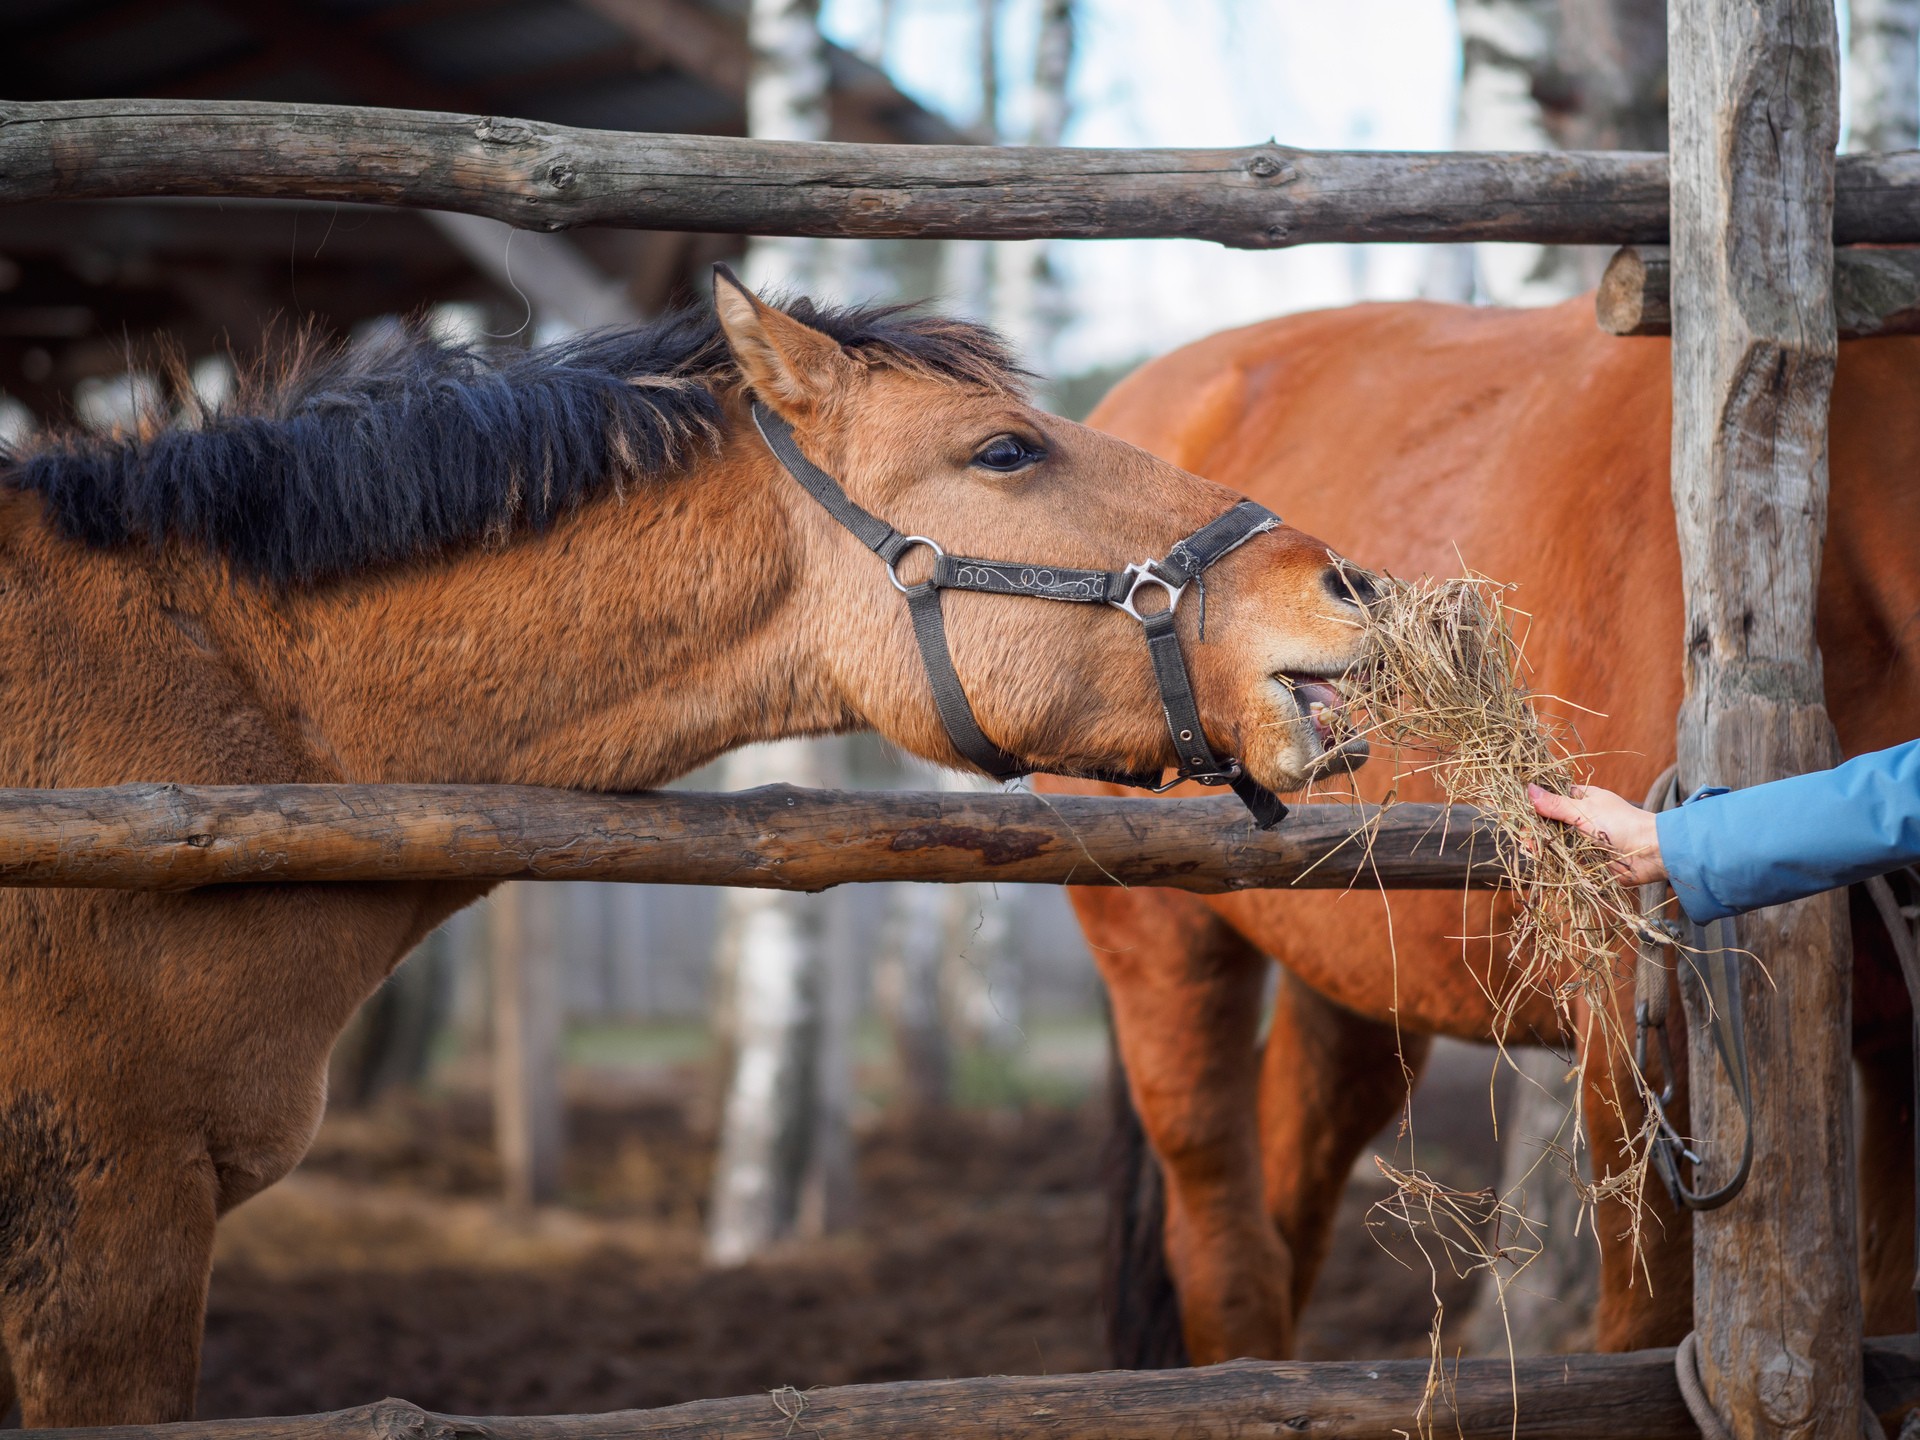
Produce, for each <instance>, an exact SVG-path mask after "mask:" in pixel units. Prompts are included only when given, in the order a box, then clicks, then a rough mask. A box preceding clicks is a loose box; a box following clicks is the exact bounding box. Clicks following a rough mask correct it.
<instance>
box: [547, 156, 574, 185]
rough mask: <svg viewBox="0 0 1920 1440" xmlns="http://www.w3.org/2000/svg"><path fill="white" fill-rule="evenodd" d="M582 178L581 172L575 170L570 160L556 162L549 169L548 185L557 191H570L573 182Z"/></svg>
mask: <svg viewBox="0 0 1920 1440" xmlns="http://www.w3.org/2000/svg"><path fill="white" fill-rule="evenodd" d="M579 178H580V173H579V171H577V170H575V169H574V168H573V162H572V161H570V160H556V161H554V162H553V164H551V165H549V166H548V167H547V183H548V184H549V185H551V186H552V187H553V188H554V189H556V190H568V189H571V188H572V187H573V182H574V181H575V180H577V179H579Z"/></svg>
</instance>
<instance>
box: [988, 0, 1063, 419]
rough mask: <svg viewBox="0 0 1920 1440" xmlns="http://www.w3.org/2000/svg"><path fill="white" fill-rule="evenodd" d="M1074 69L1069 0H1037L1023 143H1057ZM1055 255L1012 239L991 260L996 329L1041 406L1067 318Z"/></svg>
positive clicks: (1038, 244) (1047, 398)
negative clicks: (1027, 374)
mask: <svg viewBox="0 0 1920 1440" xmlns="http://www.w3.org/2000/svg"><path fill="white" fill-rule="evenodd" d="M984 3H992V0H984ZM985 58H986V57H983V63H984V60H985ZM1072 70H1073V0H1040V14H1039V32H1038V34H1037V36H1036V37H1035V47H1034V66H1033V85H1032V90H1031V114H1030V117H1029V120H1028V124H1027V133H1026V135H1025V137H1024V138H1025V143H1026V144H1029V145H1048V146H1052V145H1058V144H1060V142H1061V138H1062V136H1063V135H1064V134H1065V133H1066V128H1067V118H1068V115H1069V97H1068V92H1067V86H1068V82H1069V81H1070V79H1071V77H1072ZM1053 254H1054V247H1053V242H1051V241H1047V240H1016V241H1008V242H1004V243H1001V244H999V245H996V246H995V247H994V249H993V252H992V258H991V263H992V270H993V295H992V307H991V316H992V320H993V324H994V327H995V328H996V329H997V330H999V331H1000V332H1001V333H1002V334H1003V335H1005V336H1006V337H1007V338H1008V339H1009V340H1010V341H1012V342H1013V345H1014V348H1015V350H1016V351H1017V352H1018V353H1019V354H1020V356H1021V358H1022V359H1023V360H1024V361H1025V362H1026V363H1027V365H1028V366H1030V367H1031V368H1032V369H1034V370H1036V371H1038V372H1039V374H1040V376H1041V379H1040V381H1039V383H1038V384H1037V385H1036V387H1035V390H1036V394H1037V398H1038V399H1039V400H1040V402H1041V403H1042V404H1043V405H1046V404H1049V403H1050V402H1051V400H1052V395H1051V393H1050V391H1051V387H1050V383H1049V377H1050V376H1051V374H1052V372H1053V370H1054V369H1055V366H1056V360H1055V357H1054V353H1053V352H1054V346H1055V343H1056V342H1057V341H1058V340H1059V338H1060V332H1061V330H1062V329H1064V328H1065V326H1066V321H1067V301H1066V293H1065V289H1064V287H1063V286H1062V285H1061V283H1060V278H1059V275H1058V273H1057V272H1056V269H1055V266H1054V263H1053V259H1052V257H1053Z"/></svg>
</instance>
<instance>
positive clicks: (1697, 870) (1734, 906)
mask: <svg viewBox="0 0 1920 1440" xmlns="http://www.w3.org/2000/svg"><path fill="white" fill-rule="evenodd" d="M1656 824H1657V828H1658V831H1659V835H1660V858H1661V860H1662V861H1663V862H1664V863H1665V865H1666V867H1667V876H1668V878H1669V879H1670V880H1671V881H1672V882H1673V891H1674V894H1675V895H1677V896H1678V897H1679V899H1680V904H1681V907H1682V908H1683V909H1685V910H1686V912H1687V914H1688V916H1689V917H1691V918H1692V919H1693V920H1694V921H1695V922H1696V923H1698V924H1703V925H1704V924H1705V923H1706V922H1707V921H1709V920H1717V919H1719V918H1720V917H1721V916H1723V915H1737V914H1739V913H1740V912H1741V911H1743V910H1757V909H1759V908H1760V907H1761V906H1763V905H1784V904H1785V903H1786V902H1787V901H1789V900H1798V899H1800V898H1801V897H1802V896H1805V895H1814V894H1818V893H1819V892H1820V891H1822V890H1831V889H1834V888H1835V887H1837V886H1841V885H1851V884H1852V883H1853V882H1854V881H1856V880H1864V879H1866V878H1867V877H1868V876H1870V875H1881V874H1884V873H1885V872H1887V871H1889V870H1893V869H1897V868H1898V867H1899V866H1901V865H1907V864H1912V863H1913V862H1915V861H1920V740H1913V741H1909V742H1908V743H1906V744H1905V745H1896V746H1894V747H1893V748H1892V749H1891V750H1880V751H1876V752H1874V753H1873V754H1871V755H1861V756H1859V757H1857V758H1856V759H1853V760H1849V761H1847V762H1846V763H1845V764H1844V765H1839V766H1836V767H1835V768H1834V769H1832V770H1816V771H1814V772H1813V773H1812V774H1809V775H1795V776H1792V777H1790V778H1788V779H1786V780H1776V781H1774V782H1773V783H1772V784H1770V785H1755V786H1753V787H1752V788H1751V789H1748V790H1733V791H1712V792H1708V791H1703V792H1701V793H1700V794H1699V795H1696V796H1695V797H1694V798H1693V799H1692V800H1690V801H1689V802H1688V803H1687V804H1685V805H1682V806H1681V807H1680V808H1679V809H1677V810H1668V811H1665V812H1663V813H1662V814H1661V816H1660V817H1659V820H1658V821H1657V822H1656Z"/></svg>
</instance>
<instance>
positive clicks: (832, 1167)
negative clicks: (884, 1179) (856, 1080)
mask: <svg viewBox="0 0 1920 1440" xmlns="http://www.w3.org/2000/svg"><path fill="white" fill-rule="evenodd" d="M837 743H838V742H830V741H812V740H782V741H778V742H776V743H774V744H771V745H756V746H752V747H750V748H748V749H746V750H742V751H739V752H737V753H736V754H734V755H733V756H731V757H729V759H728V761H727V766H726V772H725V780H724V784H725V786H726V788H727V789H729V790H745V789H751V788H753V787H754V786H758V785H768V784H773V783H775V782H776V781H786V782H789V783H791V784H795V785H811V786H823V785H833V784H836V783H838V782H839V781H840V780H841V779H842V777H841V776H840V775H838V774H837V773H835V772H836V771H837V770H838V769H839V766H838V765H837V764H836V763H835V759H836V757H835V754H834V747H835V746H836V745H837ZM837 906H838V900H837V897H834V896H827V895H789V894H784V893H781V892H779V891H774V890H729V891H727V892H726V894H725V897H724V899H723V900H722V902H721V908H720V930H719V935H718V938H717V942H716V949H717V952H718V953H717V954H716V956H715V963H716V967H717V968H718V970H719V972H720V976H721V986H720V988H721V990H722V992H723V993H724V994H725V995H726V996H727V997H728V999H727V1006H726V1009H727V1013H726V1014H725V1015H724V1017H723V1019H722V1024H723V1025H724V1026H725V1028H726V1032H727V1033H726V1038H727V1039H728V1040H729V1041H730V1044H729V1045H728V1046H727V1047H726V1048H727V1049H728V1050H729V1051H730V1056H731V1058H730V1061H729V1064H728V1079H727V1086H726V1098H725V1100H724V1102H723V1105H722V1109H721V1121H720V1142H719V1156H718V1159H717V1161H716V1164H715V1168H714V1182H713V1202H712V1209H711V1211H710V1216H709V1220H708V1228H707V1254H708V1256H709V1258H711V1259H712V1260H714V1261H715V1262H717V1263H719V1264H738V1263H739V1262H740V1261H743V1260H746V1259H748V1258H750V1257H751V1256H753V1255H755V1254H757V1253H759V1252H760V1251H761V1250H764V1249H765V1248H766V1247H767V1246H769V1245H772V1244H774V1243H775V1242H777V1241H779V1240H781V1239H784V1238H785V1237H787V1236H790V1235H792V1234H795V1233H796V1232H808V1233H823V1232H825V1231H826V1230H830V1229H834V1228H837V1227H839V1226H840V1225H842V1224H844V1223H845V1221H846V1218H847V1216H848V1213H849V1212H850V1210H851V1208H852V1204H853V1173H852V1144H851V1141H850V1139H849V1136H848V1129H847V1121H848V1114H847V1111H848V1106H849V1103H850V1100H851V1090H852V1059H853V1057H852V1040H853V1034H852V1032H853V1024H854V1019H855V1014H854V1012H855V1009H856V1007H857V1002H858V996H857V993H856V989H857V987H856V982H855V977H854V973H853V955H852V950H851V945H850V944H849V942H848V940H847V937H846V936H845V934H844V933H839V934H836V933H834V932H835V931H836V929H843V927H836V926H834V925H833V923H832V914H833V911H834V909H835V908H837Z"/></svg>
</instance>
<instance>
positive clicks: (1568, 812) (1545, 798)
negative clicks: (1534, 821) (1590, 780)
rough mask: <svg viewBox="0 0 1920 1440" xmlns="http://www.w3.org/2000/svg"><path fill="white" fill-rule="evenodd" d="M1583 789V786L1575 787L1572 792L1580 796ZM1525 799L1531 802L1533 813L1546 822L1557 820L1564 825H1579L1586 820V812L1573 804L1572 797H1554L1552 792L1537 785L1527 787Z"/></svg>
mask: <svg viewBox="0 0 1920 1440" xmlns="http://www.w3.org/2000/svg"><path fill="white" fill-rule="evenodd" d="M1585 788H1586V787H1585V786H1580V785H1576V786H1575V787H1574V792H1575V794H1581V793H1582V792H1584V790H1585ZM1527 799H1529V800H1531V801H1532V802H1533V809H1534V813H1535V814H1536V815H1539V816H1541V817H1542V818H1544V819H1547V820H1558V821H1560V822H1561V823H1562V824H1564V825H1579V824H1580V823H1581V822H1582V821H1584V820H1585V819H1586V818H1587V817H1586V812H1585V811H1584V810H1583V809H1582V808H1581V807H1580V806H1579V805H1577V804H1575V803H1574V800H1573V797H1571V796H1567V795H1556V794H1554V793H1553V791H1551V790H1544V789H1542V788H1541V787H1540V786H1538V785H1529V786H1527Z"/></svg>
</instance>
